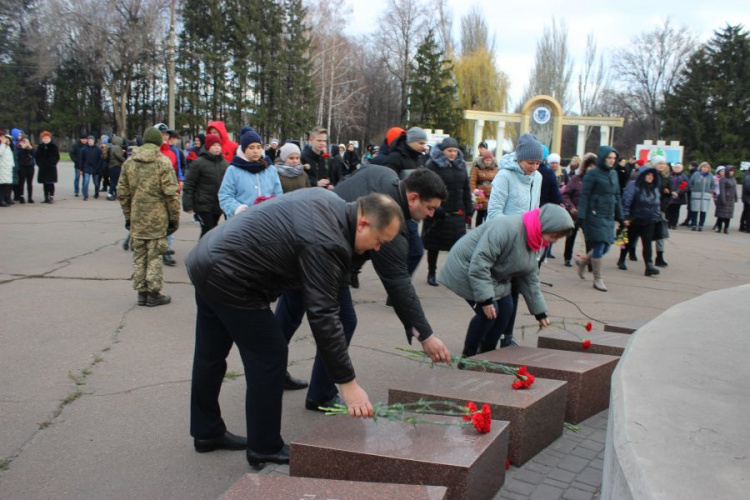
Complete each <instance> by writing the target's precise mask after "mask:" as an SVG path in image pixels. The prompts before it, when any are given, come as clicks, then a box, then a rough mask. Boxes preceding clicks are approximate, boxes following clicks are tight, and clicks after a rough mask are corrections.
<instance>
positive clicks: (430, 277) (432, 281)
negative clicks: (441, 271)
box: [427, 271, 438, 286]
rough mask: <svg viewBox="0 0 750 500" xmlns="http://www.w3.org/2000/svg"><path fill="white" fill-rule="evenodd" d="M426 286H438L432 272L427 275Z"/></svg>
mask: <svg viewBox="0 0 750 500" xmlns="http://www.w3.org/2000/svg"><path fill="white" fill-rule="evenodd" d="M427 284H428V285H430V286H438V282H437V278H436V277H435V272H434V271H433V272H430V273H428V274H427Z"/></svg>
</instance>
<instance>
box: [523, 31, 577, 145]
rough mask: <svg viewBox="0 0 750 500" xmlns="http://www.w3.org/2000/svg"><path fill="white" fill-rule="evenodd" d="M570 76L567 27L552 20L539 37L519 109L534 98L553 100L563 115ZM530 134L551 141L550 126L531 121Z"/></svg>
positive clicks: (566, 107) (567, 109)
mask: <svg viewBox="0 0 750 500" xmlns="http://www.w3.org/2000/svg"><path fill="white" fill-rule="evenodd" d="M572 76H573V61H572V59H571V58H570V54H569V52H568V27H567V25H566V24H565V22H564V21H563V22H560V23H559V24H558V22H557V20H556V19H555V18H552V26H549V27H545V28H544V31H543V33H542V38H540V39H539V41H538V42H537V44H536V59H535V61H534V68H533V69H532V70H531V75H530V79H529V86H528V87H526V91H525V92H524V96H523V99H522V101H521V103H519V105H518V107H519V108H520V107H522V106H523V103H525V102H526V101H528V100H529V99H530V98H532V97H533V96H535V95H539V94H544V95H549V96H552V97H554V98H555V99H556V100H557V101H558V102H559V103H560V106H562V108H563V111H564V112H566V113H567V112H569V111H570V103H571V101H572V99H571V98H570V80H571V78H572ZM531 128H532V132H533V133H535V134H537V136H538V137H539V140H540V141H542V142H543V143H549V142H550V141H551V140H552V129H551V126H544V127H539V126H537V125H536V124H535V123H533V122H532V127H531Z"/></svg>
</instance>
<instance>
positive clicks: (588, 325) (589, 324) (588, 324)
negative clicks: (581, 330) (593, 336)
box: [586, 321, 593, 332]
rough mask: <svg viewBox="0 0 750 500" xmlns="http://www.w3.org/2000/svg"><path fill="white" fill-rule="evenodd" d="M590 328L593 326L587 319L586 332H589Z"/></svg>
mask: <svg viewBox="0 0 750 500" xmlns="http://www.w3.org/2000/svg"><path fill="white" fill-rule="evenodd" d="M592 328H593V326H592V325H591V321H589V322H588V323H586V331H587V332H590V331H591V329H592Z"/></svg>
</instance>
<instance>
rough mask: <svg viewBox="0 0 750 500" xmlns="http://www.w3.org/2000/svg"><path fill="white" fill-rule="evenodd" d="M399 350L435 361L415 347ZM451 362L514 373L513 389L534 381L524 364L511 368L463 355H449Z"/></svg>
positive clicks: (477, 368) (418, 357)
mask: <svg viewBox="0 0 750 500" xmlns="http://www.w3.org/2000/svg"><path fill="white" fill-rule="evenodd" d="M396 349H398V350H399V351H403V352H406V353H408V354H409V356H408V357H409V358H411V359H416V360H418V361H422V362H427V361H429V362H430V363H431V364H432V365H433V366H435V363H434V362H433V361H432V360H431V359H430V356H429V355H428V354H427V353H426V352H424V351H419V350H417V349H406V348H403V347H397V348H396ZM453 363H456V364H460V365H461V366H462V367H463V368H465V369H469V370H471V369H475V370H480V371H483V372H488V371H489V372H500V373H505V374H507V375H514V376H515V377H516V381H515V382H513V383H512V384H511V385H512V387H513V388H514V389H524V388H526V387H530V386H531V384H533V383H534V375H532V374H531V373H529V372H528V369H527V368H526V367H525V366H522V367H520V368H513V367H512V366H508V365H504V364H502V363H496V362H494V361H488V360H486V359H471V358H465V357H464V356H451V359H450V362H449V364H450V365H451V366H452V364H453Z"/></svg>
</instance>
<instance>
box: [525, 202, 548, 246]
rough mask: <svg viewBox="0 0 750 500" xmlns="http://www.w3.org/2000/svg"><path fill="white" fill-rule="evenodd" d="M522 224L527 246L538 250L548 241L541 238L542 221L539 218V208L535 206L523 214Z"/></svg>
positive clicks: (546, 244)
mask: <svg viewBox="0 0 750 500" xmlns="http://www.w3.org/2000/svg"><path fill="white" fill-rule="evenodd" d="M523 225H524V227H525V228H526V242H527V243H528V244H529V248H531V250H533V251H534V252H538V251H539V250H541V249H542V248H544V247H546V246H548V245H549V243H548V242H547V241H546V240H545V239H544V238H542V221H541V220H540V219H539V209H538V208H535V209H534V210H530V211H528V212H524V214H523Z"/></svg>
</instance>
